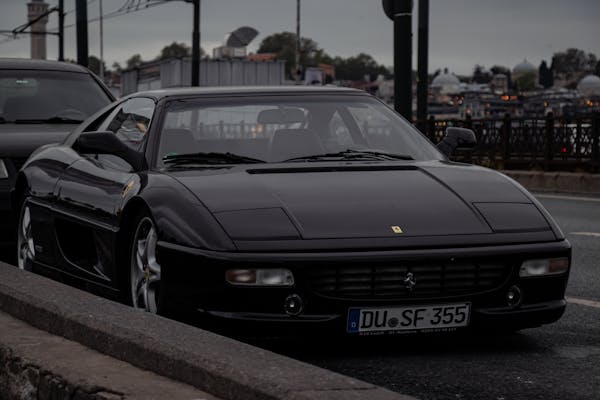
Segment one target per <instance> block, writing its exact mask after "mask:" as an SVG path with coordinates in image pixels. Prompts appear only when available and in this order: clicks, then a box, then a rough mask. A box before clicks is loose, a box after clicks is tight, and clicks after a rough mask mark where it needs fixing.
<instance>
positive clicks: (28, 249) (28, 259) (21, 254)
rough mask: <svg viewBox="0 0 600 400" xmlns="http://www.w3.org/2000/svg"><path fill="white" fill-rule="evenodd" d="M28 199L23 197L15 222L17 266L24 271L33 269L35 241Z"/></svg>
mask: <svg viewBox="0 0 600 400" xmlns="http://www.w3.org/2000/svg"><path fill="white" fill-rule="evenodd" d="M27 200H28V199H27V198H25V199H24V200H23V203H22V204H21V209H20V211H19V222H18V224H17V251H16V253H17V263H16V264H17V267H19V269H22V270H25V271H31V270H32V269H33V262H34V260H35V241H34V238H33V229H32V221H31V209H30V207H29V203H28V201H27Z"/></svg>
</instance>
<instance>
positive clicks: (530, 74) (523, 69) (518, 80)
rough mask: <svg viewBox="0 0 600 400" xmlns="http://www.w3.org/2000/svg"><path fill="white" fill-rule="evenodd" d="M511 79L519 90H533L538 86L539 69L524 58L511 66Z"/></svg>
mask: <svg viewBox="0 0 600 400" xmlns="http://www.w3.org/2000/svg"><path fill="white" fill-rule="evenodd" d="M512 81H513V82H514V84H515V87H516V88H517V89H518V90H519V91H521V92H525V91H529V90H534V89H536V88H537V86H538V82H539V71H538V69H537V67H536V66H535V65H533V64H531V63H530V62H529V61H527V59H525V60H523V62H521V63H519V64H517V65H515V67H514V68H513V70H512Z"/></svg>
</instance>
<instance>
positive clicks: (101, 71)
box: [98, 0, 104, 82]
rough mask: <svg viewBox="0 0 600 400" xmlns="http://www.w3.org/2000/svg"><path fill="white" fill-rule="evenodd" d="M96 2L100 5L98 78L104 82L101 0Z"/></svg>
mask: <svg viewBox="0 0 600 400" xmlns="http://www.w3.org/2000/svg"><path fill="white" fill-rule="evenodd" d="M98 3H99V7H100V10H99V11H100V80H101V81H102V82H104V23H103V19H104V17H103V15H102V0H100V1H99V2H98Z"/></svg>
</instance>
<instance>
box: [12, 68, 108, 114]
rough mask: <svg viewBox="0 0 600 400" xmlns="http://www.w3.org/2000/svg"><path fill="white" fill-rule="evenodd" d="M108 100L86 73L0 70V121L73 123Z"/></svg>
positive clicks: (91, 112) (105, 103)
mask: <svg viewBox="0 0 600 400" xmlns="http://www.w3.org/2000/svg"><path fill="white" fill-rule="evenodd" d="M111 101H112V99H111V98H110V97H109V95H108V94H106V92H104V90H102V88H101V87H100V85H99V84H98V83H97V82H96V81H95V80H94V79H93V78H92V77H91V76H89V75H88V74H86V73H79V72H68V71H42V70H0V123H32V124H41V123H49V124H53V123H54V124H62V123H66V124H77V123H80V122H81V121H83V120H85V119H86V118H87V117H89V116H90V115H92V114H93V113H95V112H96V111H98V110H99V109H101V108H102V107H104V106H106V105H107V104H109V103H110V102H111Z"/></svg>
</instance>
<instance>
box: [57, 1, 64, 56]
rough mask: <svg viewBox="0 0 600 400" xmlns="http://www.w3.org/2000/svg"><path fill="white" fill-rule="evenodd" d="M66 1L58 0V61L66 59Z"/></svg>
mask: <svg viewBox="0 0 600 400" xmlns="http://www.w3.org/2000/svg"><path fill="white" fill-rule="evenodd" d="M64 3H65V1H64V0H58V61H65V4H64Z"/></svg>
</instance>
